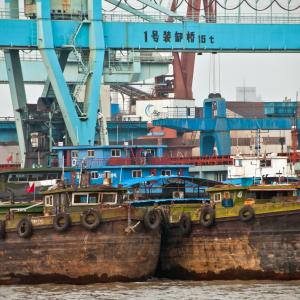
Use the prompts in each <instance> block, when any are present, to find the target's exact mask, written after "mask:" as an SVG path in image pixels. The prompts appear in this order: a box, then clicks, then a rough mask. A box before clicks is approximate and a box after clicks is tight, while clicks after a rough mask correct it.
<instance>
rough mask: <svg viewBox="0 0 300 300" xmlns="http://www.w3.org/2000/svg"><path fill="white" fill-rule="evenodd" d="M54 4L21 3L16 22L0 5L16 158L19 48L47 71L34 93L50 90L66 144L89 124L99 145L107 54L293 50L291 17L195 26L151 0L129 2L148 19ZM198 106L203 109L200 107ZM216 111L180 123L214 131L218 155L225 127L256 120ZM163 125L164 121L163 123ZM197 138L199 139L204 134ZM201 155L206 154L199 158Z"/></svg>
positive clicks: (88, 135)
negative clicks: (73, 76)
mask: <svg viewBox="0 0 300 300" xmlns="http://www.w3.org/2000/svg"><path fill="white" fill-rule="evenodd" d="M29 2H30V3H29ZM58 2H59V1H54V0H34V1H27V0H26V1H25V5H30V9H31V13H30V14H27V15H26V14H25V17H24V16H23V17H21V14H20V6H19V1H18V0H5V7H6V10H5V12H4V13H3V14H1V19H0V48H1V49H4V55H5V61H6V67H7V73H8V74H7V75H8V81H9V85H10V90H11V97H12V102H13V108H14V115H15V120H16V128H17V133H18V139H19V145H20V150H21V157H22V160H23V161H25V157H24V155H25V153H26V141H25V134H24V126H25V125H24V122H23V120H24V116H23V114H24V107H25V105H26V94H25V87H24V79H23V76H22V68H21V62H20V54H19V51H20V50H38V51H39V52H40V54H41V57H42V61H43V64H44V66H45V69H46V71H47V80H46V81H45V84H44V90H43V94H42V96H43V97H46V98H47V95H48V94H49V93H50V92H51V91H52V92H53V93H54V95H55V98H56V100H57V102H58V104H59V107H60V110H61V113H62V116H63V119H64V122H65V125H66V128H67V131H68V135H69V137H70V140H71V142H72V144H73V145H93V144H94V141H95V132H96V124H97V123H98V124H100V128H101V144H102V145H105V144H107V143H108V140H107V126H106V121H105V118H102V114H101V104H100V101H99V99H101V95H100V87H101V84H102V83H103V82H102V77H103V69H104V64H105V62H106V61H107V60H109V59H110V55H109V53H110V51H115V50H128V51H132V52H140V51H169V52H170V51H173V52H174V51H178V52H184V51H187V52H201V53H203V52H299V50H300V18H297V17H295V16H294V17H293V18H290V17H289V18H287V19H284V18H281V19H278V21H276V18H272V19H269V20H267V21H266V22H265V23H257V16H256V17H254V18H253V20H252V21H251V20H250V22H249V19H247V23H244V24H241V19H240V17H239V18H237V19H236V20H235V21H232V20H231V21H230V19H229V18H226V17H225V18H223V19H222V20H221V19H220V20H219V21H218V19H217V18H215V16H214V19H212V20H210V21H209V23H207V19H206V17H204V18H202V19H201V18H200V22H195V21H193V18H191V17H190V16H186V17H184V16H182V15H180V14H178V13H177V12H174V11H172V10H170V9H169V8H167V7H165V6H163V5H159V4H158V3H157V2H156V1H151V0H137V2H139V3H142V4H143V5H145V6H147V7H149V8H151V9H152V10H155V11H157V12H158V13H159V14H155V15H153V14H148V13H147V10H137V9H134V7H132V6H131V5H129V4H128V2H127V1H125V2H123V1H117V0H107V2H109V3H111V4H112V5H115V6H116V7H118V9H121V10H124V11H126V12H127V13H126V14H115V15H114V14H109V15H105V14H103V10H102V8H103V7H102V4H103V3H102V1H101V0H85V1H60V2H64V3H65V2H70V3H71V4H70V5H72V3H74V5H75V4H78V3H80V5H81V7H82V10H80V11H77V12H76V13H73V12H72V10H69V11H67V12H65V11H64V9H63V10H62V11H59V12H57V11H55V12H54V9H53V5H55V3H58ZM77 2H78V3H77ZM211 2H214V1H211ZM289 3H290V2H289ZM296 8H297V7H296ZM298 8H299V7H298ZM201 20H202V21H201ZM70 53H72V54H73V56H75V58H76V59H77V60H78V62H79V64H80V65H81V73H82V78H81V82H79V84H78V85H77V87H75V89H73V90H71V89H70V88H69V86H68V82H67V80H66V78H65V76H64V68H65V66H66V64H67V60H68V57H69V55H70ZM84 55H85V56H86V57H85V58H84ZM83 85H84V86H85V94H84V95H85V96H84V101H83V103H79V102H78V101H77V97H78V94H79V93H80V87H81V86H83ZM209 101H210V100H209ZM215 102H216V103H219V104H218V105H219V106H221V105H222V104H221V102H219V101H215ZM205 105H208V106H210V104H209V103H208V102H206V104H205ZM207 110H209V108H207ZM221 111H222V110H221V109H220V111H219V112H220V113H218V116H217V117H216V118H212V119H211V121H209V122H208V123H207V124H205V125H201V124H203V122H204V123H206V121H207V120H193V121H192V120H187V122H188V124H189V125H188V126H191V128H193V130H197V129H198V130H199V129H200V130H201V129H202V127H203V126H204V127H203V130H215V132H216V133H215V139H216V141H217V144H220V145H219V146H218V147H219V148H220V154H225V153H227V152H228V144H227V142H224V141H225V139H227V138H228V133H227V132H228V130H229V129H234V128H240V127H243V128H250V127H251V126H252V125H251V124H254V123H255V122H256V121H251V120H248V121H244V120H236V121H235V123H234V122H233V121H232V122H231V121H230V122H229V121H226V119H225V118H224V116H223V115H222V112H221ZM206 117H207V115H206ZM97 120H98V122H97ZM168 122H169V121H168ZM168 122H167V123H164V124H165V125H166V126H169V125H170V123H168ZM260 122H261V124H260V125H262V124H263V123H264V122H265V123H272V120H270V121H269V120H261V121H260ZM282 122H287V121H282ZM162 123H163V121H161V124H162ZM234 124H235V125H234ZM238 124H239V125H238ZM201 126H202V127H201ZM270 126H271V125H270ZM270 126H269V127H270ZM287 126H288V125H287ZM262 128H264V127H263V126H262ZM203 139H207V137H205V135H204V136H203ZM228 143H229V142H228ZM222 144H223V145H222ZM205 152H208V150H207V151H206V150H205V151H204V152H203V153H205Z"/></svg>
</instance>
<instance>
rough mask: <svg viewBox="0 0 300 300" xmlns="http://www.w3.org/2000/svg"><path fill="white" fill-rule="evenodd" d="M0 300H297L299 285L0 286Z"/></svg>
mask: <svg viewBox="0 0 300 300" xmlns="http://www.w3.org/2000/svg"><path fill="white" fill-rule="evenodd" d="M0 299H1V300H2V299H14V300H23V299H36V300H39V299H59V300H62V299H63V300H71V299H72V300H77V299H78V300H79V299H80V300H85V299H105V300H123V299H124V300H129V299H134V300H137V299H145V300H160V299H161V300H169V299H172V300H173V299H178V300H188V299H195V300H196V299H197V300H202V299H203V300H219V299H220V300H235V299H238V300H243V299H249V300H252V299H254V300H261V299H268V300H269V299H270V300H277V299H284V300H294V299H295V300H296V299H297V300H298V299H300V281H231V282H230V281H202V282H196V281H171V280H157V279H153V280H149V281H146V282H135V283H110V284H91V285H59V284H42V285H20V286H0Z"/></svg>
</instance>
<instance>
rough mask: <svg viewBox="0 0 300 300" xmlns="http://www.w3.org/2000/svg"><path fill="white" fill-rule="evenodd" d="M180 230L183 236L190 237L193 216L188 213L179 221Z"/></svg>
mask: <svg viewBox="0 0 300 300" xmlns="http://www.w3.org/2000/svg"><path fill="white" fill-rule="evenodd" d="M179 228H180V232H181V234H182V235H186V236H187V235H189V234H190V233H191V231H192V221H191V216H190V215H189V214H187V213H183V214H182V215H181V217H180V220H179Z"/></svg>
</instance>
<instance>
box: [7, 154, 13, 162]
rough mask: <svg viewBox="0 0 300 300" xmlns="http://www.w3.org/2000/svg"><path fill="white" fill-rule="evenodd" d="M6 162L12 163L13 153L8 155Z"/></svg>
mask: <svg viewBox="0 0 300 300" xmlns="http://www.w3.org/2000/svg"><path fill="white" fill-rule="evenodd" d="M6 162H7V163H12V162H13V155H12V154H9V155H8V156H7V157H6Z"/></svg>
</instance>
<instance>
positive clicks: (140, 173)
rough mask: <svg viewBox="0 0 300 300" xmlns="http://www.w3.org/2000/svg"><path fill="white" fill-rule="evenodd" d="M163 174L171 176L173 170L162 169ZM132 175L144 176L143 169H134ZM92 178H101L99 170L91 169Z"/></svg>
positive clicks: (135, 176)
mask: <svg viewBox="0 0 300 300" xmlns="http://www.w3.org/2000/svg"><path fill="white" fill-rule="evenodd" d="M161 175H162V176H171V175H172V172H171V170H162V171H161ZM131 177H132V178H138V177H143V172H142V170H132V171H131ZM90 178H91V179H98V178H99V173H98V171H91V172H90Z"/></svg>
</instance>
